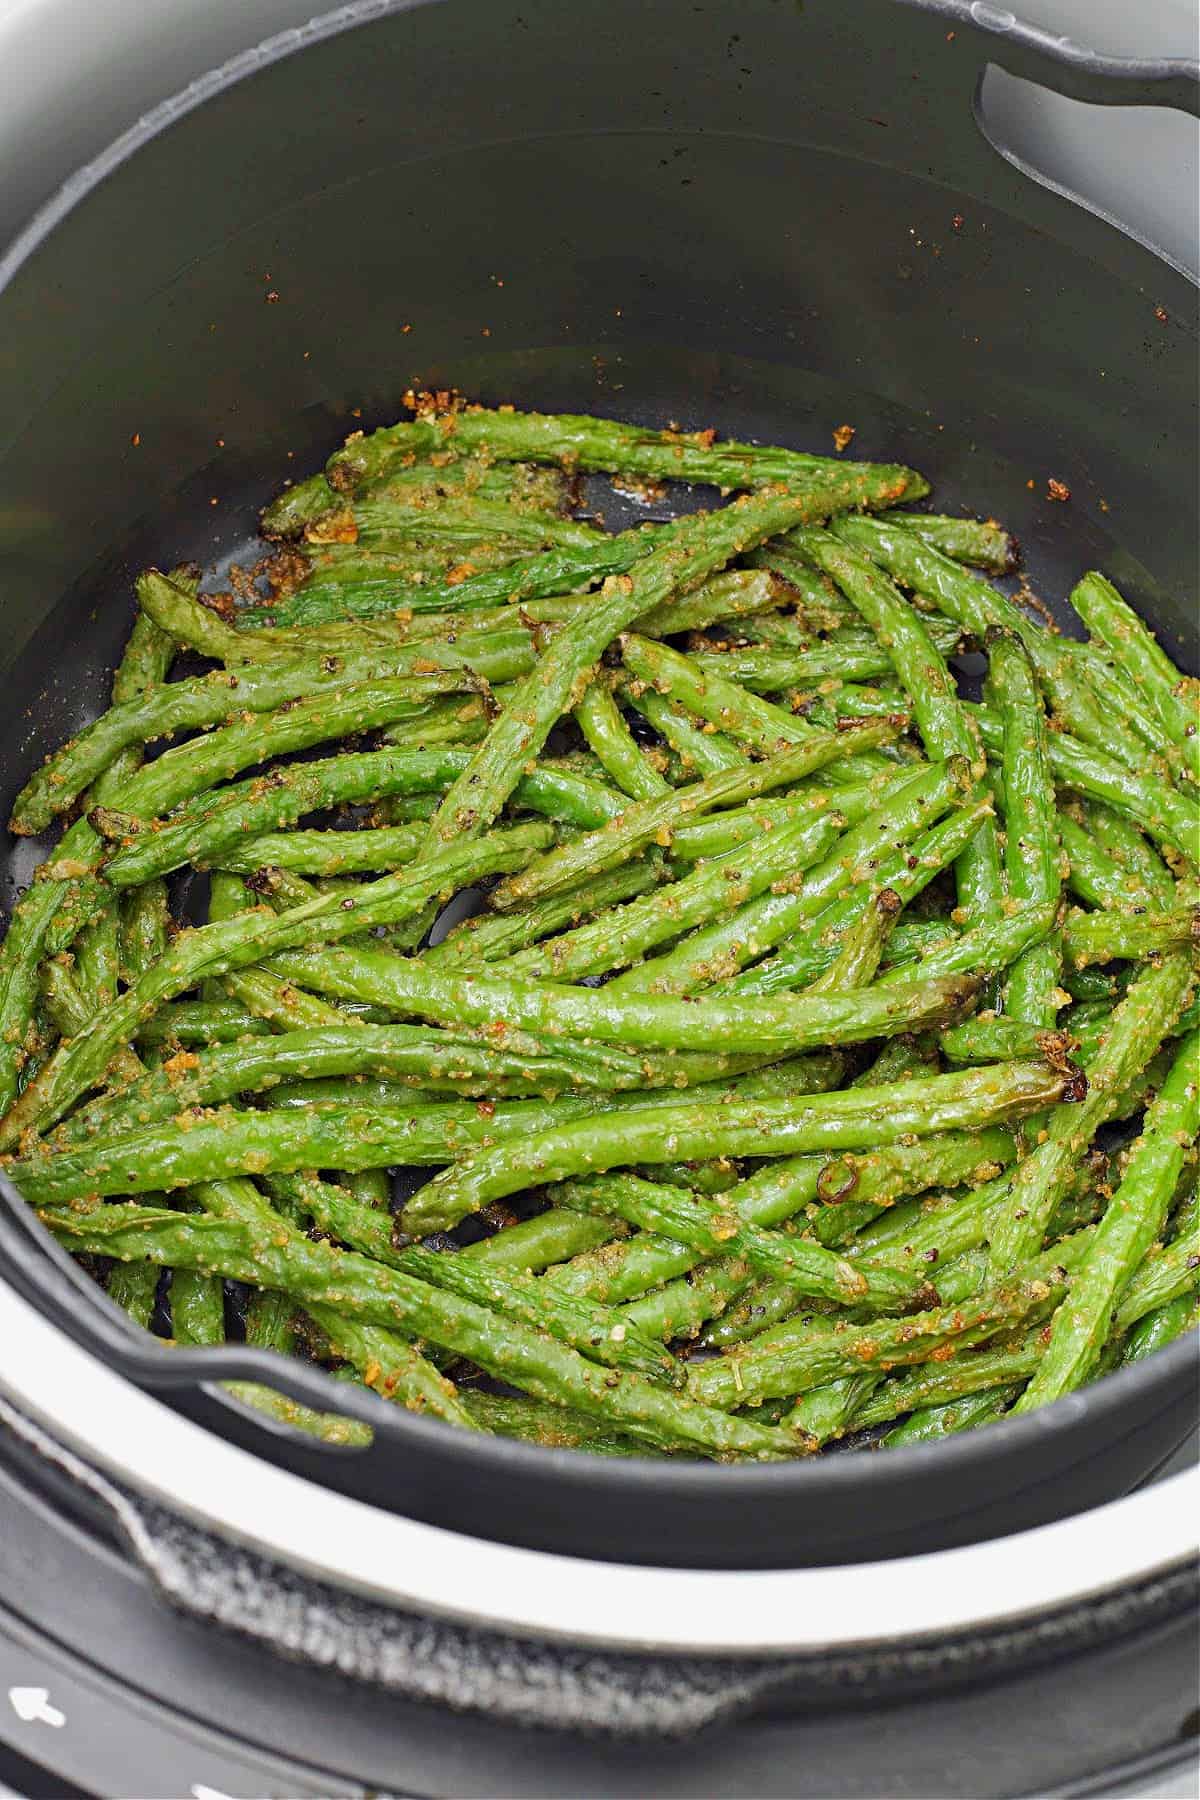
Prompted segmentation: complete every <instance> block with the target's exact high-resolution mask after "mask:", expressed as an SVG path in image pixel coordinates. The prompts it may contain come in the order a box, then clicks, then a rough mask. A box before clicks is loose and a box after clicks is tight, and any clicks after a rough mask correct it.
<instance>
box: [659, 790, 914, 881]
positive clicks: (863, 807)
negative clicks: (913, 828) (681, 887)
mask: <svg viewBox="0 0 1200 1800" xmlns="http://www.w3.org/2000/svg"><path fill="white" fill-rule="evenodd" d="M905 779H906V777H905V776H904V775H903V773H902V772H901V771H900V770H898V769H893V770H892V771H891V772H890V774H888V775H887V776H878V775H877V776H874V777H873V778H872V779H871V780H870V781H864V782H861V783H858V784H856V785H855V786H853V787H841V786H838V787H817V786H816V785H815V784H813V783H811V782H807V781H802V782H801V783H800V784H799V785H798V786H797V787H796V788H794V789H793V790H792V792H791V793H790V794H788V795H785V796H784V797H783V798H781V799H768V800H755V801H752V802H751V803H750V804H749V805H747V806H733V807H730V808H729V809H728V810H727V811H724V812H719V813H709V814H708V815H707V816H706V817H704V818H702V819H696V820H694V821H693V822H692V823H691V824H688V825H681V826H680V827H679V829H678V830H677V831H675V832H673V833H672V836H671V856H672V858H673V859H674V860H675V861H676V862H686V863H694V862H699V861H701V859H702V858H704V857H709V856H727V855H728V854H729V852H730V851H732V850H740V849H741V847H742V845H743V844H752V843H754V842H755V841H756V840H757V839H758V838H759V837H761V836H763V835H764V834H765V833H769V832H772V831H775V830H777V829H778V828H779V827H780V826H782V825H791V824H794V823H798V822H799V821H800V820H801V819H805V818H811V817H812V816H813V814H814V813H819V812H825V811H827V810H832V811H834V812H838V813H840V814H841V816H842V817H843V818H844V819H845V821H846V823H847V825H858V824H860V823H861V822H862V820H863V819H865V818H866V816H867V814H868V813H870V812H873V811H874V810H875V809H876V808H877V807H878V806H879V804H880V802H881V801H882V800H883V798H884V797H885V795H887V794H889V793H897V792H899V791H900V784H901V783H902V782H903V781H904V780H905ZM683 791H685V792H686V789H684V790H683Z"/></svg>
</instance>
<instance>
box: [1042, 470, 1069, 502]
mask: <svg viewBox="0 0 1200 1800" xmlns="http://www.w3.org/2000/svg"><path fill="white" fill-rule="evenodd" d="M1046 498H1047V500H1057V501H1059V502H1060V503H1061V502H1065V501H1067V500H1069V499H1070V498H1071V490H1070V488H1069V487H1068V486H1067V484H1066V482H1065V481H1056V480H1055V478H1054V476H1053V475H1051V476H1049V477H1048V478H1047V481H1046Z"/></svg>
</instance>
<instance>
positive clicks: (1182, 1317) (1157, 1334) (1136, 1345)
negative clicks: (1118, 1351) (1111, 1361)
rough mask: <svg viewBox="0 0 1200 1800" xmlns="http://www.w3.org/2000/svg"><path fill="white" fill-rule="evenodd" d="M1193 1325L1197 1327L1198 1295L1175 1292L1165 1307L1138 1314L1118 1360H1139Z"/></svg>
mask: <svg viewBox="0 0 1200 1800" xmlns="http://www.w3.org/2000/svg"><path fill="white" fill-rule="evenodd" d="M1197 1326H1200V1298H1198V1297H1197V1296H1196V1295H1195V1294H1177V1295H1176V1297H1175V1299H1174V1300H1168V1301H1167V1303H1166V1305H1165V1306H1160V1307H1157V1308H1156V1309H1155V1311H1153V1312H1149V1313H1144V1314H1143V1315H1142V1317H1141V1318H1140V1319H1139V1320H1138V1322H1137V1324H1136V1325H1135V1326H1134V1327H1133V1330H1132V1331H1131V1332H1130V1333H1129V1337H1128V1339H1127V1341H1126V1344H1125V1352H1124V1356H1123V1358H1122V1360H1123V1361H1124V1362H1127V1363H1133V1362H1142V1361H1143V1360H1144V1359H1145V1358H1146V1357H1147V1356H1153V1354H1154V1352H1155V1351H1156V1350H1162V1349H1165V1347H1166V1346H1167V1345H1168V1344H1173V1343H1174V1341H1175V1339H1176V1338H1177V1337H1182V1335H1183V1333H1184V1332H1185V1331H1195V1330H1196V1328H1197Z"/></svg>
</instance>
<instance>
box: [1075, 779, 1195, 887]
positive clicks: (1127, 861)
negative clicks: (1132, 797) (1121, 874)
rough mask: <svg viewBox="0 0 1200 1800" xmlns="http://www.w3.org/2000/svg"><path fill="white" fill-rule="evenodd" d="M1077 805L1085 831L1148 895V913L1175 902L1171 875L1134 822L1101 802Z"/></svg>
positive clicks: (1089, 800)
mask: <svg viewBox="0 0 1200 1800" xmlns="http://www.w3.org/2000/svg"><path fill="white" fill-rule="evenodd" d="M1080 805H1081V808H1082V811H1083V817H1084V822H1085V824H1086V825H1087V828H1088V830H1089V831H1090V832H1091V833H1092V835H1093V836H1094V837H1095V838H1096V839H1097V841H1098V842H1099V843H1100V845H1101V846H1102V848H1103V849H1104V850H1106V851H1107V853H1108V854H1109V856H1111V857H1112V859H1113V861H1114V862H1117V863H1120V865H1121V867H1122V868H1123V869H1125V870H1127V872H1128V874H1129V876H1130V878H1131V880H1132V881H1134V882H1136V883H1137V886H1138V889H1139V894H1140V895H1146V896H1148V898H1147V899H1146V901H1145V904H1146V905H1147V906H1149V907H1150V908H1151V910H1156V909H1158V910H1161V909H1162V908H1163V907H1165V906H1171V905H1172V904H1173V903H1174V899H1175V883H1174V881H1173V879H1172V877H1171V872H1170V870H1169V869H1168V868H1167V865H1166V863H1165V862H1164V861H1163V859H1162V857H1161V856H1160V855H1159V853H1158V851H1157V850H1156V849H1155V848H1154V846H1153V845H1152V844H1151V843H1150V842H1149V841H1148V840H1147V839H1146V838H1145V837H1144V836H1143V835H1142V832H1141V830H1140V829H1139V827H1138V825H1137V824H1136V823H1135V822H1134V820H1133V819H1132V818H1130V817H1128V816H1127V815H1126V814H1125V813H1123V812H1119V811H1116V810H1115V809H1114V808H1113V807H1111V806H1106V805H1105V804H1104V802H1103V801H1102V800H1096V799H1084V800H1082V801H1081V802H1080Z"/></svg>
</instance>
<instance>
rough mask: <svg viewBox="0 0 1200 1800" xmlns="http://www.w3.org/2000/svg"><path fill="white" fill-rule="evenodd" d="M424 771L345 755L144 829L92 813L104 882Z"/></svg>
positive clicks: (288, 771)
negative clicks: (105, 839)
mask: <svg viewBox="0 0 1200 1800" xmlns="http://www.w3.org/2000/svg"><path fill="white" fill-rule="evenodd" d="M434 760H435V761H436V760H437V758H436V754H435V757H434ZM428 770H429V757H428V755H427V753H425V752H422V751H419V750H418V751H407V750H363V751H357V752H354V751H351V752H346V753H344V754H342V755H339V756H331V757H324V758H322V759H321V760H320V761H318V762H303V763H289V764H285V765H282V766H277V767H275V768H273V769H271V770H270V771H269V772H268V773H267V774H266V775H256V776H252V777H251V778H250V779H248V780H246V781H241V782H237V783H234V784H233V785H232V786H230V787H227V788H222V789H221V790H220V791H219V792H218V793H216V794H215V795H206V796H203V797H202V799H201V800H200V801H199V802H198V803H194V804H193V805H192V806H190V807H184V808H183V809H182V811H180V812H179V813H177V814H176V815H175V817H174V818H173V819H169V820H163V821H155V822H154V823H153V824H151V825H150V826H149V827H148V828H147V827H144V826H143V827H141V828H139V823H140V822H139V821H136V820H130V819H129V818H128V817H127V816H126V815H125V814H120V813H108V812H105V811H104V810H103V809H97V810H96V811H95V812H93V814H92V820H93V823H95V824H96V825H97V826H98V827H99V828H100V829H101V830H102V831H103V832H104V833H105V835H106V836H109V837H115V838H117V839H118V840H119V845H118V848H117V849H115V850H114V851H112V852H111V853H110V854H109V856H108V857H107V859H106V861H105V863H104V879H105V880H106V881H107V882H108V883H109V884H110V885H111V886H113V887H129V886H132V885H134V884H136V883H140V882H143V881H148V880H152V879H153V878H154V877H155V876H156V875H163V874H167V873H168V872H169V871H170V870H172V869H177V868H181V867H182V866H183V865H184V864H185V863H188V862H192V863H196V864H198V865H199V866H200V867H204V866H205V865H206V863H208V862H211V861H212V860H213V859H215V858H216V857H219V856H220V854H221V853H222V851H224V850H225V849H226V848H228V846H229V845H230V844H236V843H239V842H241V841H242V840H243V839H244V838H245V836H246V835H247V834H250V833H257V832H259V831H261V830H262V829H263V828H264V827H265V828H268V829H269V828H271V827H275V828H279V827H282V826H283V825H285V824H287V823H289V822H290V821H291V820H292V819H297V818H300V817H301V816H302V815H303V814H305V813H310V812H316V811H319V810H321V809H323V808H324V807H327V806H337V805H340V804H343V803H346V802H349V801H356V800H369V799H373V798H375V797H376V796H377V795H379V794H387V793H394V792H397V791H399V792H403V791H404V790H405V789H406V788H409V787H411V786H412V785H413V784H414V783H420V782H423V781H426V780H427V779H428ZM544 835H545V836H546V837H547V838H548V839H549V838H552V837H553V833H549V832H547V833H545V834H544Z"/></svg>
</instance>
